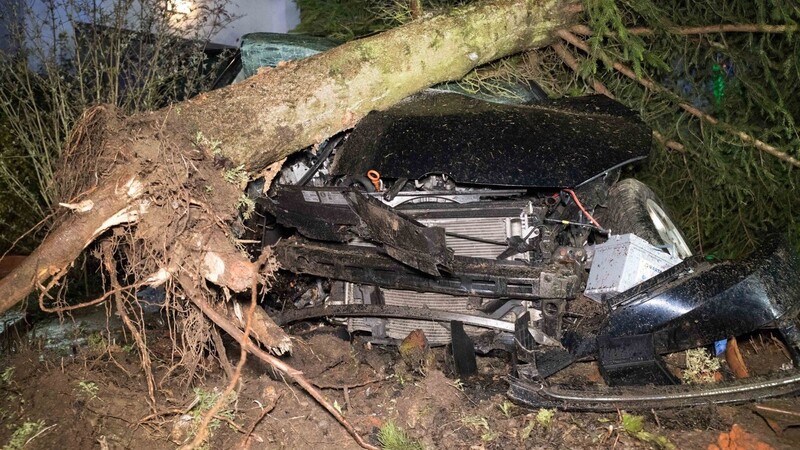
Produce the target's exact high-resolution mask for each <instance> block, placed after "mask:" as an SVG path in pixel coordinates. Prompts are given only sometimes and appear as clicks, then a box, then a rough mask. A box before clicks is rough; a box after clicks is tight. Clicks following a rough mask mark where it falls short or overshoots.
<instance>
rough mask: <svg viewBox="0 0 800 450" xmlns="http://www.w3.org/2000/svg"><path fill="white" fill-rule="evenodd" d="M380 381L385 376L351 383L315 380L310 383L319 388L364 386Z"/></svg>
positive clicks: (384, 379)
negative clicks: (330, 382)
mask: <svg viewBox="0 0 800 450" xmlns="http://www.w3.org/2000/svg"><path fill="white" fill-rule="evenodd" d="M381 381H386V378H375V379H372V380H367V381H362V382H360V383H351V384H322V383H317V382H312V383H313V384H314V386H316V387H318V388H319V389H354V388H359V387H364V386H367V385H370V384H373V383H380V382H381Z"/></svg>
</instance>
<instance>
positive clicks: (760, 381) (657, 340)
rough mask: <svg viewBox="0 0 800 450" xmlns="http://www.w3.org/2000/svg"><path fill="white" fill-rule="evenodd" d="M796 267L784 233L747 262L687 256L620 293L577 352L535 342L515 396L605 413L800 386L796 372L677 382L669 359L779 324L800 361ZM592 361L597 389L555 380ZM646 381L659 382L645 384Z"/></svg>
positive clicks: (515, 383) (515, 380)
mask: <svg viewBox="0 0 800 450" xmlns="http://www.w3.org/2000/svg"><path fill="white" fill-rule="evenodd" d="M798 272H800V257H798V255H797V254H795V253H794V252H793V251H792V250H791V249H790V248H789V247H788V246H787V245H786V244H785V243H784V242H782V241H781V240H780V239H773V240H770V241H768V242H765V243H764V245H763V246H762V247H761V248H760V249H759V250H758V251H757V252H756V253H755V254H753V255H751V256H750V257H749V258H747V259H744V260H741V261H735V262H730V261H729V262H716V263H715V262H709V261H704V260H702V259H699V258H693V259H690V260H687V261H684V262H683V263H681V264H680V265H678V266H676V267H674V268H672V269H671V270H669V271H666V272H664V273H662V274H660V275H657V276H656V277H654V278H652V279H650V280H648V281H647V282H645V283H643V284H641V285H639V286H637V287H635V288H632V289H630V290H628V291H626V292H624V293H622V294H620V295H618V296H616V297H614V298H612V299H611V301H610V304H611V307H612V308H613V309H612V311H611V312H610V313H609V315H608V317H607V319H606V320H605V322H604V324H603V325H602V326H601V327H600V329H599V330H598V331H597V334H596V335H590V336H585V337H583V338H579V339H576V340H575V341H574V342H573V343H572V345H571V348H570V349H569V350H554V351H550V352H548V351H546V350H545V351H541V352H538V351H537V349H535V348H533V347H532V346H530V345H528V349H527V350H528V351H530V352H531V353H533V354H536V356H535V357H534V358H531V359H530V364H529V365H528V366H526V367H524V368H523V369H522V370H520V371H518V373H517V374H516V376H514V377H512V379H511V389H510V391H509V395H510V396H511V397H512V398H514V399H516V400H518V401H521V402H524V403H527V404H531V405H536V406H542V407H550V406H559V407H562V408H572V409H585V410H604V411H605V410H614V409H616V408H620V407H625V408H628V409H633V408H637V409H649V408H664V407H680V406H691V405H697V404H704V403H708V402H714V403H731V402H740V401H746V400H755V399H759V398H765V397H771V396H778V395H785V394H789V393H793V392H797V391H800V372H798V370H797V369H796V368H795V369H794V370H791V371H788V372H784V373H777V374H772V375H769V376H762V377H754V378H753V379H748V380H739V381H737V382H734V383H731V384H730V385H724V386H720V387H717V386H711V387H692V388H687V387H685V386H681V387H678V386H674V385H675V384H678V380H677V379H675V378H674V377H673V376H671V374H670V373H669V371H668V370H667V368H666V367H665V365H664V362H663V361H662V360H661V355H663V354H666V353H672V352H677V351H681V350H686V349H689V348H695V347H699V346H703V345H708V344H711V343H713V342H715V341H717V340H720V339H726V338H728V337H731V336H737V335H742V334H745V333H749V332H752V331H754V330H757V329H759V328H761V327H765V326H772V327H775V328H777V330H778V332H779V333H780V335H781V337H782V338H783V342H784V343H785V345H786V348H787V349H788V351H789V352H790V354H791V357H792V360H793V361H794V365H795V367H797V365H798V362H800V335H798V332H797V327H796V318H797V313H798V309H799V308H800V285H798V283H797V281H796V280H797V274H798ZM548 353H549V354H548ZM586 357H590V358H595V359H597V361H598V363H599V366H600V370H601V373H602V375H603V377H604V379H605V381H606V382H607V383H608V384H609V385H610V386H611V387H610V388H607V389H601V390H596V391H592V392H590V391H586V390H576V389H569V388H564V387H560V386H556V385H550V384H549V383H548V381H547V378H548V377H549V376H551V375H553V374H554V373H556V372H558V371H559V370H561V369H563V368H565V367H567V366H569V365H570V364H571V363H573V362H574V361H577V360H579V359H582V358H586ZM642 384H651V385H656V386H650V387H649V388H647V389H642V388H641V385H642Z"/></svg>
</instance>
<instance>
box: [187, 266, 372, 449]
mask: <svg viewBox="0 0 800 450" xmlns="http://www.w3.org/2000/svg"><path fill="white" fill-rule="evenodd" d="M182 278H183V279H182V280H181V285H183V286H191V284H190V280H188V279H185V278H188V277H182ZM187 294H189V297H190V299H191V301H192V302H193V303H194V304H195V305H197V307H198V308H200V310H201V311H203V313H204V314H205V315H206V316H207V317H208V318H209V319H210V320H211V321H212V322H214V323H215V324H217V325H218V326H219V327H220V328H222V329H223V330H225V332H226V333H228V334H229V335H231V336H232V337H233V338H234V339H236V341H238V342H239V345H241V346H242V349H243V350H246V351H248V352H250V353H251V354H252V355H254V356H256V357H257V358H258V359H260V360H262V361H264V362H265V363H267V364H269V365H270V366H272V367H273V368H274V369H275V370H277V371H279V372H281V373H283V374H285V375H286V376H288V377H289V379H291V380H292V381H294V382H295V383H297V384H299V385H300V386H301V387H302V388H303V389H304V390H305V391H306V392H307V393H308V394H309V395H310V396H311V397H313V398H314V399H315V400H316V401H317V402H318V403H319V404H320V405H322V407H323V408H325V410H326V411H328V413H330V414H331V415H332V416H333V417H334V418H335V419H336V420H337V421H338V422H339V423H340V424H341V425H342V426H343V427H344V428H345V429H346V430H347V432H348V433H350V435H351V436H352V437H353V439H355V441H356V442H357V443H358V445H360V446H361V447H362V448H365V449H369V450H378V448H377V447H375V446H373V445H370V444H369V443H367V442H366V441H364V439H363V438H362V437H361V436H360V435H359V434H358V433H357V432H356V430H355V428H353V426H352V425H351V424H350V422H348V421H347V419H346V418H345V417H344V416H343V415H342V414H341V413H340V412H339V411H337V410H336V408H334V407H333V404H331V402H330V401H328V399H326V398H325V396H324V394H322V392H320V391H319V389H317V388H316V387H314V385H313V384H312V383H311V382H310V381H309V380H308V379H307V378H306V377H305V376H304V375H303V372H301V371H299V370H297V369H294V368H292V367H291V366H289V365H288V364H286V363H284V362H283V361H281V360H279V359H278V358H276V357H275V356H272V355H270V354H269V353H267V352H265V351H264V350H262V349H260V348H259V347H258V346H256V345H254V344H253V342H252V341H251V340H250V339H249V338H247V336H245V335H244V333H242V331H240V330H239V328H238V327H237V326H236V325H234V324H233V323H232V322H231V321H229V320H228V319H226V318H225V316H223V315H222V314H221V313H220V312H218V311H217V310H216V309H214V308H213V307H212V306H211V305H209V304H208V303H207V302H206V301H205V299H204V298H203V296H202V295H199V293H196V292H194V293H192V292H188V293H187Z"/></svg>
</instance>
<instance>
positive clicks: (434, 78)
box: [180, 0, 569, 171]
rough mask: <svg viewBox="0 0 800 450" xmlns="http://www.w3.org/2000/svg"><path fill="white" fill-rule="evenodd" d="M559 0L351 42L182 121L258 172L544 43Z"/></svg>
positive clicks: (216, 97) (465, 14)
mask: <svg viewBox="0 0 800 450" xmlns="http://www.w3.org/2000/svg"><path fill="white" fill-rule="evenodd" d="M565 5H566V3H565V2H564V1H563V0H499V1H494V2H489V3H478V4H474V5H470V6H467V7H464V8H460V9H455V10H453V11H451V12H449V13H447V14H444V15H441V16H436V17H433V18H431V19H428V20H422V21H415V22H412V23H410V24H408V25H405V26H402V27H399V28H395V29H393V30H390V31H387V32H384V33H381V34H378V35H375V36H371V37H368V38H364V39H359V40H356V41H352V42H349V43H346V44H344V45H341V46H339V47H336V48H334V49H331V50H329V51H327V52H325V53H322V54H319V55H316V56H314V57H311V58H308V59H304V60H301V61H295V62H289V63H287V64H285V65H282V66H280V67H279V68H277V69H263V70H261V71H259V73H258V74H256V75H254V76H253V77H251V78H250V79H248V80H245V81H244V82H242V83H240V84H238V85H233V86H230V87H228V88H225V89H220V90H217V91H213V92H210V93H208V94H204V95H200V96H198V97H196V98H194V99H192V100H190V101H188V102H186V103H184V104H183V105H181V107H180V108H181V112H180V117H181V119H182V120H189V121H191V122H193V123H194V124H195V126H196V127H197V129H198V130H200V131H201V132H202V133H203V135H204V136H206V137H208V138H209V139H211V140H214V141H219V142H220V143H221V144H220V147H221V150H222V153H223V154H224V155H225V156H227V157H228V158H230V159H231V160H232V161H234V162H235V163H236V164H245V165H246V167H247V168H248V169H249V170H251V171H258V170H261V169H263V168H264V167H266V166H267V165H268V164H270V163H271V162H273V161H278V160H280V159H281V158H283V157H285V156H287V155H288V154H290V153H292V152H295V151H297V150H298V149H301V148H305V147H308V146H309V145H313V144H316V143H319V142H320V141H322V140H323V139H325V138H327V137H329V136H332V135H334V134H336V133H337V132H339V131H341V130H344V129H347V128H350V127H352V126H353V125H354V124H355V123H356V122H357V121H358V120H359V119H361V118H362V117H363V116H364V115H365V114H367V113H368V112H370V111H372V110H382V109H386V108H388V107H390V106H392V105H394V104H395V103H397V102H398V101H400V100H402V99H403V98H405V97H407V96H409V95H411V94H413V93H415V92H418V91H420V90H422V89H424V88H426V87H429V86H432V85H434V84H436V83H440V82H443V81H448V80H457V79H460V78H462V77H463V76H464V75H466V74H467V73H468V72H469V71H470V70H472V69H473V68H475V67H477V66H480V65H482V64H486V63H488V62H491V61H494V60H496V59H498V58H501V57H503V56H507V55H510V54H514V53H518V52H520V51H522V50H525V49H527V48H534V47H540V46H544V45H545V44H547V43H548V42H549V41H550V39H551V36H552V34H553V31H554V30H555V29H557V28H559V27H563V26H564V25H565V24H566V22H567V20H568V18H569V14H568V12H567V7H566V6H565Z"/></svg>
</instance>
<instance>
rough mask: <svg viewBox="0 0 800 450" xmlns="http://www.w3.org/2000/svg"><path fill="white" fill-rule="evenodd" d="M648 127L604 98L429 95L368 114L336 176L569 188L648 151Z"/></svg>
mask: <svg viewBox="0 0 800 450" xmlns="http://www.w3.org/2000/svg"><path fill="white" fill-rule="evenodd" d="M650 147H651V132H650V129H649V128H647V126H646V125H645V124H644V123H643V122H642V121H641V120H640V119H639V118H638V116H637V115H636V114H635V113H633V112H632V111H631V110H629V109H627V108H626V107H624V106H623V105H621V104H620V103H618V102H615V101H613V100H611V99H608V98H606V97H604V96H588V97H577V98H567V99H558V100H546V101H543V102H536V103H531V104H518V105H508V104H499V103H492V102H487V101H482V100H478V99H475V98H471V97H467V96H464V95H459V94H452V93H423V94H419V95H416V96H413V97H410V98H409V99H407V100H405V101H403V102H401V103H400V104H398V105H396V106H394V107H392V108H390V109H388V110H386V111H373V112H371V113H369V114H368V115H367V116H366V117H364V119H362V120H361V121H360V122H359V123H358V124H357V125H356V127H355V129H354V130H353V132H352V133H351V134H350V136H349V138H348V139H347V141H346V142H345V143H344V144H343V145H342V147H341V148H340V149H339V150H338V151H337V154H336V160H335V162H334V165H333V169H332V172H333V174H334V175H364V174H366V173H367V171H369V170H377V171H378V172H379V173H380V174H381V176H383V177H385V178H390V179H393V178H409V179H419V178H422V177H423V176H425V175H427V174H436V173H443V174H447V175H448V176H450V177H451V178H453V179H454V180H456V181H457V182H459V183H467V184H478V185H494V186H525V187H573V186H577V185H579V184H581V183H583V182H585V181H587V180H589V179H592V178H594V177H596V176H598V175H600V174H602V173H604V172H605V171H607V170H610V169H612V168H615V167H619V166H621V165H624V164H627V163H630V162H633V161H637V160H641V159H644V158H646V157H647V155H648V154H649V152H650Z"/></svg>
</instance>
